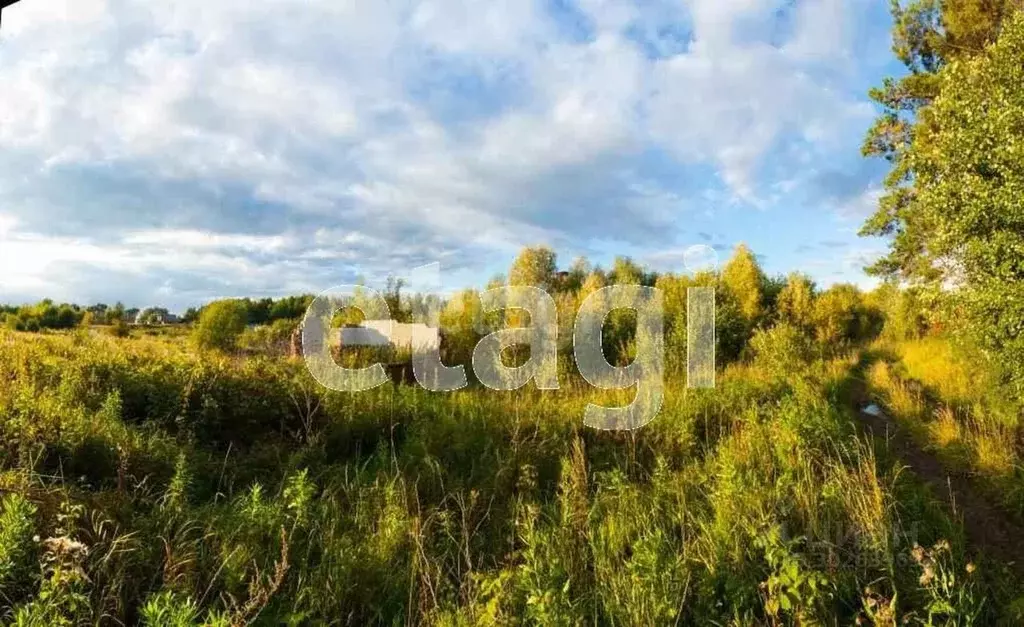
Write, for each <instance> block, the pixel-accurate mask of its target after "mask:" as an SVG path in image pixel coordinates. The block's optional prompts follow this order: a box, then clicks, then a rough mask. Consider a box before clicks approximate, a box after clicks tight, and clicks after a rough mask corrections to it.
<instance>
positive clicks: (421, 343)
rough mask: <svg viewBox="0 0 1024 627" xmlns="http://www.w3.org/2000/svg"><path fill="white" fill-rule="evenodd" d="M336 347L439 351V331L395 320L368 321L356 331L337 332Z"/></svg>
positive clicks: (334, 342)
mask: <svg viewBox="0 0 1024 627" xmlns="http://www.w3.org/2000/svg"><path fill="white" fill-rule="evenodd" d="M331 339H332V343H333V344H334V345H335V346H380V347H387V346H390V347H392V348H396V349H409V350H437V349H440V347H441V335H440V332H439V331H438V329H436V328H434V327H428V326H427V325H425V324H423V323H419V322H417V323H411V324H409V323H404V322H395V321H394V320H365V321H363V322H362V323H361V324H360V325H359V326H356V327H343V328H340V329H335V332H334V334H333V337H332V338H331Z"/></svg>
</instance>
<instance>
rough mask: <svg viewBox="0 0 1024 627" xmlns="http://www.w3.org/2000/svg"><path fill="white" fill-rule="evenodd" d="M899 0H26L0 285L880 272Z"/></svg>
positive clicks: (200, 285)
mask: <svg viewBox="0 0 1024 627" xmlns="http://www.w3.org/2000/svg"><path fill="white" fill-rule="evenodd" d="M887 5H888V3H886V2H883V1H882V0H870V1H869V0H643V1H640V2H613V1H606V0H536V1H534V0H492V1H488V2H482V1H479V2H478V1H472V0H432V1H422V2H413V1H406V0H394V1H389V0H301V1H300V0H244V1H243V0H218V1H216V2H211V1H210V0H167V1H166V2H152V1H151V0H147V1H143V0H22V2H20V3H18V4H16V5H14V6H11V7H9V8H7V9H5V10H4V12H3V22H2V28H0V302H7V303H21V302H29V301H35V300H39V299H41V298H46V297H49V298H52V299H54V300H56V301H59V302H60V301H69V302H78V303H93V302H108V303H112V302H115V301H123V302H125V303H126V304H128V305H129V306H132V305H134V306H165V307H170V308H172V310H181V309H183V308H185V307H187V306H191V305H195V304H200V303H203V302H206V301H208V300H211V299H214V298H219V297H229V296H254V297H262V296H281V295H286V294H294V293H302V292H306V293H319V292H321V291H323V290H326V289H328V288H331V287H332V286H335V285H339V284H344V283H352V282H354V281H356V280H357V279H358V278H360V277H361V278H363V279H366V280H369V281H375V280H377V279H379V278H380V277H384V276H387V275H389V274H393V275H398V276H401V275H403V274H404V273H406V272H408V271H409V270H410V269H412V268H415V267H417V266H421V265H424V264H428V263H432V262H439V263H440V267H441V274H442V279H443V281H444V285H445V288H446V289H451V288H455V287H462V286H467V285H476V286H482V285H483V284H484V283H486V281H487V280H488V279H489V278H490V277H491V276H493V275H494V274H496V273H498V272H503V271H505V270H506V269H507V267H508V265H509V263H510V262H511V260H512V259H513V257H514V256H515V254H516V253H517V251H518V250H520V249H521V248H522V247H523V246H526V245H536V244H546V245H549V246H551V247H552V248H554V249H555V250H556V251H557V252H558V259H559V264H560V265H562V266H568V265H569V264H570V263H571V261H572V260H573V258H574V257H576V256H578V255H586V256H587V257H588V258H589V259H590V260H591V261H592V262H595V263H601V264H604V265H605V266H608V265H610V262H611V261H612V259H613V258H614V256H615V255H619V254H623V255H630V256H632V257H633V258H634V259H635V260H636V261H638V262H640V263H642V264H645V265H647V266H648V267H650V268H651V269H654V270H658V271H673V272H683V271H684V267H683V262H682V260H683V253H684V251H685V250H686V249H687V248H689V247H690V246H693V245H708V246H712V247H714V248H715V249H716V250H717V251H719V255H720V258H721V259H722V260H723V261H724V260H725V259H726V258H727V257H728V255H729V253H730V251H731V249H732V248H733V247H734V246H735V245H736V244H738V243H739V242H745V243H747V244H748V245H749V246H750V247H751V248H752V249H753V250H754V251H755V252H756V253H757V254H758V256H759V258H760V260H761V263H762V265H763V267H764V269H765V270H766V271H767V272H769V273H770V274H777V273H788V272H789V271H793V270H798V271H802V272H805V273H807V274H810V275H811V276H812V277H813V278H814V279H815V280H816V281H817V282H818V283H819V285H822V286H826V285H829V284H832V283H835V282H853V283H856V284H859V285H861V286H864V287H868V286H870V285H871V284H872V280H871V279H870V278H868V277H866V275H865V274H864V273H863V271H862V267H863V266H864V265H865V264H866V263H869V262H870V261H871V260H872V259H874V258H876V257H877V256H878V255H879V254H880V253H881V252H882V251H884V249H885V242H884V241H882V240H877V239H865V238H861V237H858V236H857V231H858V230H859V227H860V225H861V223H862V222H863V220H864V218H865V217H866V216H867V215H869V213H870V212H871V211H872V209H873V206H874V203H875V202H876V201H877V198H878V197H879V193H880V192H879V190H880V184H881V183H880V182H881V179H882V176H883V175H884V172H885V163H884V162H882V161H879V160H867V159H864V158H862V157H861V156H860V150H859V148H860V144H861V141H862V139H863V137H864V133H865V131H866V129H867V128H868V126H869V125H870V124H871V121H872V120H873V118H874V116H875V115H876V109H875V107H874V106H873V105H872V104H871V102H870V101H869V100H868V98H867V92H868V89H869V88H870V87H872V86H874V85H877V84H879V83H880V82H881V80H882V78H883V77H885V76H888V75H893V74H899V73H900V72H901V68H900V67H899V66H898V65H897V64H896V62H895V61H894V59H893V56H892V53H891V50H890V39H889V28H890V18H889V15H888V10H887Z"/></svg>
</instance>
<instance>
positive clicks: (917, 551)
mask: <svg viewBox="0 0 1024 627" xmlns="http://www.w3.org/2000/svg"><path fill="white" fill-rule="evenodd" d="M910 554H911V555H912V556H913V557H914V561H915V562H917V563H918V564H920V563H921V562H922V561H923V560H924V549H923V548H921V547H920V546H919V545H918V544H917V543H916V542H915V543H914V548H913V549H911V551H910Z"/></svg>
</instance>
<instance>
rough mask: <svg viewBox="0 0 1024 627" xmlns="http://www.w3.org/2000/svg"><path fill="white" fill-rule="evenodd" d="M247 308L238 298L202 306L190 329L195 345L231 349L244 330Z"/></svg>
mask: <svg viewBox="0 0 1024 627" xmlns="http://www.w3.org/2000/svg"><path fill="white" fill-rule="evenodd" d="M248 316H249V312H248V308H247V307H246V306H245V303H243V302H242V301H240V300H219V301H216V302H213V303H210V304H209V305H207V306H206V307H204V308H203V312H202V313H201V314H200V315H199V322H198V323H197V324H196V327H195V329H194V330H193V331H192V337H193V339H194V340H195V342H196V346H198V347H199V348H202V349H214V350H222V351H231V350H234V349H235V348H236V347H237V346H238V338H240V337H241V335H242V333H243V332H244V331H245V325H246V321H247V320H248Z"/></svg>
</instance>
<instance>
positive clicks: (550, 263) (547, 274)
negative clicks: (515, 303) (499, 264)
mask: <svg viewBox="0 0 1024 627" xmlns="http://www.w3.org/2000/svg"><path fill="white" fill-rule="evenodd" d="M556 259H557V257H556V255H555V251H553V250H551V249H550V248H548V247H546V246H535V247H532V248H524V249H523V250H522V251H520V252H519V255H518V256H517V257H516V258H515V260H514V261H513V262H512V267H511V268H509V271H508V283H509V285H532V286H534V287H539V288H542V289H549V288H550V287H552V285H553V281H554V277H555V271H556V270H557V266H556Z"/></svg>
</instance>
